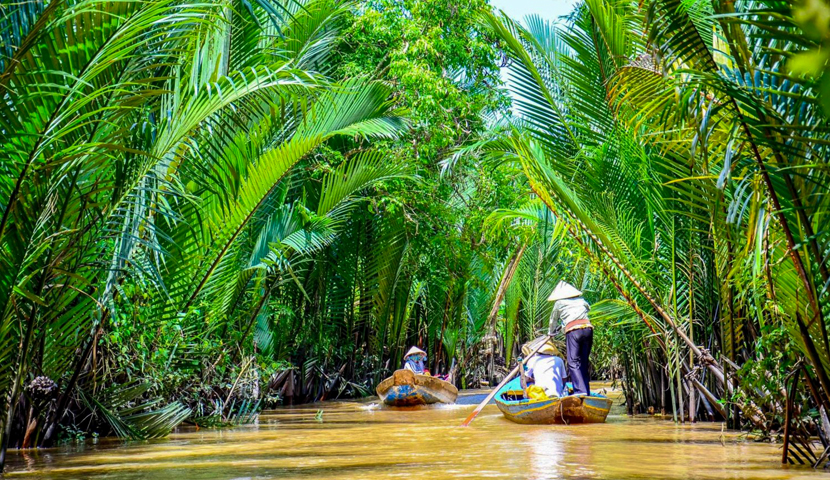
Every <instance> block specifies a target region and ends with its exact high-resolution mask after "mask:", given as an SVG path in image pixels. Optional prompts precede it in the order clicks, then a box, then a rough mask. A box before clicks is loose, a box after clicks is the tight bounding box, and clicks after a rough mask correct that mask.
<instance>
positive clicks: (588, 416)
mask: <svg viewBox="0 0 830 480" xmlns="http://www.w3.org/2000/svg"><path fill="white" fill-rule="evenodd" d="M611 403H612V401H611V399H609V398H607V397H604V396H602V395H568V396H567V397H561V398H560V397H548V398H545V399H540V400H534V399H530V398H522V387H521V383H520V379H518V378H516V379H514V380H512V381H511V382H510V383H508V384H507V385H505V386H504V387H503V388H502V389H501V391H499V393H498V394H497V395H496V405H497V406H498V407H499V410H501V412H502V414H504V416H505V417H506V418H507V419H509V420H512V421H514V422H516V423H524V424H553V423H557V424H565V425H569V424H572V423H603V422H605V418H606V417H607V416H608V411H609V410H610V409H611Z"/></svg>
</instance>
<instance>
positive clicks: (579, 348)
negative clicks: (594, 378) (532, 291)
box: [548, 282, 594, 395]
mask: <svg viewBox="0 0 830 480" xmlns="http://www.w3.org/2000/svg"><path fill="white" fill-rule="evenodd" d="M548 301H549V302H556V303H554V304H553V310H552V311H551V314H550V326H549V327H548V334H549V335H554V334H555V333H557V332H558V331H559V330H560V329H564V330H565V344H566V348H567V350H568V351H567V356H568V371H569V372H570V374H571V383H573V386H574V395H579V394H585V395H590V394H591V386H590V384H589V382H590V381H591V377H590V374H589V373H588V369H589V367H590V363H589V359H588V357H589V356H590V355H591V347H592V346H593V344H594V328H593V326H592V325H591V321H590V320H589V319H588V311H589V310H590V309H591V306H590V305H589V304H588V302H586V301H585V299H584V298H582V292H580V291H579V290H577V289H576V287H574V286H573V285H571V284H569V283H567V282H559V284H558V285H556V288H554V289H553V292H552V293H551V294H550V297H548Z"/></svg>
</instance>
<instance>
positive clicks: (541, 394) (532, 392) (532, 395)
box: [527, 385, 548, 400]
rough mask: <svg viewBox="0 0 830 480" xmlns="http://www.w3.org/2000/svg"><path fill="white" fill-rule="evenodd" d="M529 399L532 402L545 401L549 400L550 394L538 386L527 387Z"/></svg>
mask: <svg viewBox="0 0 830 480" xmlns="http://www.w3.org/2000/svg"><path fill="white" fill-rule="evenodd" d="M527 398H529V399H531V400H544V399H546V398H548V394H547V393H545V389H544V388H542V387H540V386H538V385H531V386H529V387H527Z"/></svg>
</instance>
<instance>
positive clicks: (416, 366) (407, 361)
mask: <svg viewBox="0 0 830 480" xmlns="http://www.w3.org/2000/svg"><path fill="white" fill-rule="evenodd" d="M426 359H427V352H425V351H423V350H421V349H420V348H418V347H412V348H410V349H409V351H408V352H406V355H404V356H403V361H404V364H403V369H404V370H412V371H413V372H415V373H417V374H418V375H423V374H424V373H425V372H426V368H425V367H424V362H425V361H426Z"/></svg>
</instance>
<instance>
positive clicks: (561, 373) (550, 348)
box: [522, 337, 567, 397]
mask: <svg viewBox="0 0 830 480" xmlns="http://www.w3.org/2000/svg"><path fill="white" fill-rule="evenodd" d="M539 342H545V344H544V345H543V346H542V348H540V349H539V351H538V352H536V355H534V356H532V357H530V359H529V360H528V361H527V375H528V376H529V377H532V378H533V382H534V383H535V384H536V385H537V386H539V387H542V388H544V389H545V393H546V394H547V395H548V396H557V397H561V396H563V395H564V392H563V390H564V388H563V387H564V383H565V375H566V374H567V372H566V370H565V361H564V360H562V358H560V357H559V350H558V349H557V348H556V345H554V344H553V342H552V341H551V340H550V337H539V338H537V339H535V340H531V341H529V342H527V343H526V344H524V345H522V355H524V356H525V358H527V356H528V355H530V353H531V352H532V351H534V350H536V347H537V346H538V345H539Z"/></svg>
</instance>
